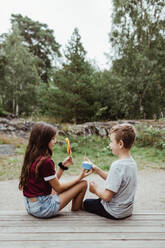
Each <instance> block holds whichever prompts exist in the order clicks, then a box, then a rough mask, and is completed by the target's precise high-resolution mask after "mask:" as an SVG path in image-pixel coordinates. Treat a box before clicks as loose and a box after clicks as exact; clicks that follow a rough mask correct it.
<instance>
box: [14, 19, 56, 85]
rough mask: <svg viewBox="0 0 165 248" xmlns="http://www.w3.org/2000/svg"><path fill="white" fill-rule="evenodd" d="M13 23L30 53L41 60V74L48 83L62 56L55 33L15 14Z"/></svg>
mask: <svg viewBox="0 0 165 248" xmlns="http://www.w3.org/2000/svg"><path fill="white" fill-rule="evenodd" d="M11 22H12V24H17V26H18V28H19V30H20V33H21V35H22V36H23V37H24V40H25V41H26V43H25V44H26V45H27V46H28V47H29V49H30V52H32V53H33V55H34V56H37V57H38V58H39V59H40V64H39V68H40V70H39V74H40V76H41V78H42V80H43V82H46V83H48V81H49V79H50V77H51V75H52V68H53V66H54V65H55V64H56V62H57V58H58V57H59V56H60V51H59V48H60V45H59V44H58V43H57V42H56V40H55V37H54V31H53V30H52V29H49V28H48V26H47V24H43V23H40V22H37V21H33V20H31V19H30V18H28V17H26V16H25V17H24V16H22V15H14V14H13V15H12V18H11Z"/></svg>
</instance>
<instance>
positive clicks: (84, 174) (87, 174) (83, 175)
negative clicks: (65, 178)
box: [79, 168, 93, 180]
mask: <svg viewBox="0 0 165 248" xmlns="http://www.w3.org/2000/svg"><path fill="white" fill-rule="evenodd" d="M92 172H93V171H92V169H91V170H85V169H84V168H81V173H80V175H79V177H80V180H81V179H83V178H84V177H87V176H89V175H90V174H92Z"/></svg>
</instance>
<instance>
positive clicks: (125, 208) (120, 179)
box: [101, 157, 137, 218]
mask: <svg viewBox="0 0 165 248" xmlns="http://www.w3.org/2000/svg"><path fill="white" fill-rule="evenodd" d="M136 185H137V166H136V162H135V160H134V159H133V158H132V157H130V158H126V159H119V160H116V161H115V162H113V163H112V165H111V168H110V170H109V172H108V176H107V179H106V181H105V189H109V190H111V191H113V192H115V194H114V195H113V197H112V199H111V201H110V202H106V201H104V200H102V201H101V203H102V205H103V206H104V208H105V210H106V211H107V212H108V213H109V214H111V215H112V216H114V217H116V218H124V217H126V216H129V215H131V214H132V211H133V202H134V197H135V191H136Z"/></svg>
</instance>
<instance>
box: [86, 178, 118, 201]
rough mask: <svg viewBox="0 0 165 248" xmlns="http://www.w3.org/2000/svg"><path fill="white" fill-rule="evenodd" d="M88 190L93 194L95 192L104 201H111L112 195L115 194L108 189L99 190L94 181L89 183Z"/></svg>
mask: <svg viewBox="0 0 165 248" xmlns="http://www.w3.org/2000/svg"><path fill="white" fill-rule="evenodd" d="M89 190H90V192H92V193H93V194H96V195H97V196H98V197H99V198H101V199H102V200H104V201H106V202H109V201H111V199H112V196H113V195H114V194H115V193H114V192H113V191H111V190H108V189H104V190H100V189H99V187H98V185H97V184H96V183H95V182H91V183H90V186H89Z"/></svg>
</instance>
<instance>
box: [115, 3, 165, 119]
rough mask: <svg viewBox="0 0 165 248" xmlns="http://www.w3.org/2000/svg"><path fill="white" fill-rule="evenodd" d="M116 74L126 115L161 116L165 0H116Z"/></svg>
mask: <svg viewBox="0 0 165 248" xmlns="http://www.w3.org/2000/svg"><path fill="white" fill-rule="evenodd" d="M113 5H114V10H113V28H112V32H111V34H110V42H111V44H112V47H113V49H114V51H115V56H114V61H113V73H114V77H116V78H117V81H116V83H117V85H120V89H119V87H118V89H119V94H120V96H119V98H120V104H121V105H122V106H123V114H124V115H125V117H126V118H130V117H131V118H132V117H133V118H137V117H138V118H152V117H153V116H154V115H156V116H157V117H159V116H160V115H161V112H162V111H163V108H164V104H165V100H164V99H165V81H164V77H165V70H164V68H165V51H164V49H163V47H165V2H164V0H157V1H153V0H140V1H135V0H123V1H119V0H115V1H113Z"/></svg>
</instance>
